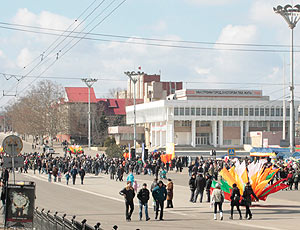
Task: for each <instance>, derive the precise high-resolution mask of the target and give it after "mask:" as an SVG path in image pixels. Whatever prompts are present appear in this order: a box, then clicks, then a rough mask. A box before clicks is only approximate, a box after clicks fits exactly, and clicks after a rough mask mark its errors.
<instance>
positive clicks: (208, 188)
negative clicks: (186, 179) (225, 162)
mask: <svg viewBox="0 0 300 230" xmlns="http://www.w3.org/2000/svg"><path fill="white" fill-rule="evenodd" d="M211 183H212V180H211V176H210V175H206V185H205V191H206V197H207V199H206V202H208V203H209V202H210V187H211Z"/></svg>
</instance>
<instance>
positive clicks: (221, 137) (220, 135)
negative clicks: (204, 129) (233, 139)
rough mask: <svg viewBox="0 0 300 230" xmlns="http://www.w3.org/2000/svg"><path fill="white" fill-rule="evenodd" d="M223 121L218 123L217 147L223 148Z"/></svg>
mask: <svg viewBox="0 0 300 230" xmlns="http://www.w3.org/2000/svg"><path fill="white" fill-rule="evenodd" d="M223 136H224V135H223V121H219V146H223Z"/></svg>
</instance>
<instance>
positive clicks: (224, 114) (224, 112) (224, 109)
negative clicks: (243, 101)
mask: <svg viewBox="0 0 300 230" xmlns="http://www.w3.org/2000/svg"><path fill="white" fill-rule="evenodd" d="M223 116H227V108H223Z"/></svg>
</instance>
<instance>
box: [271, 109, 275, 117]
mask: <svg viewBox="0 0 300 230" xmlns="http://www.w3.org/2000/svg"><path fill="white" fill-rule="evenodd" d="M274 116H275V109H274V108H271V117H274Z"/></svg>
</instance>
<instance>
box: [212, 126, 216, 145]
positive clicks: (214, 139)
mask: <svg viewBox="0 0 300 230" xmlns="http://www.w3.org/2000/svg"><path fill="white" fill-rule="evenodd" d="M212 137H213V142H212V144H213V146H214V147H217V121H212Z"/></svg>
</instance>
